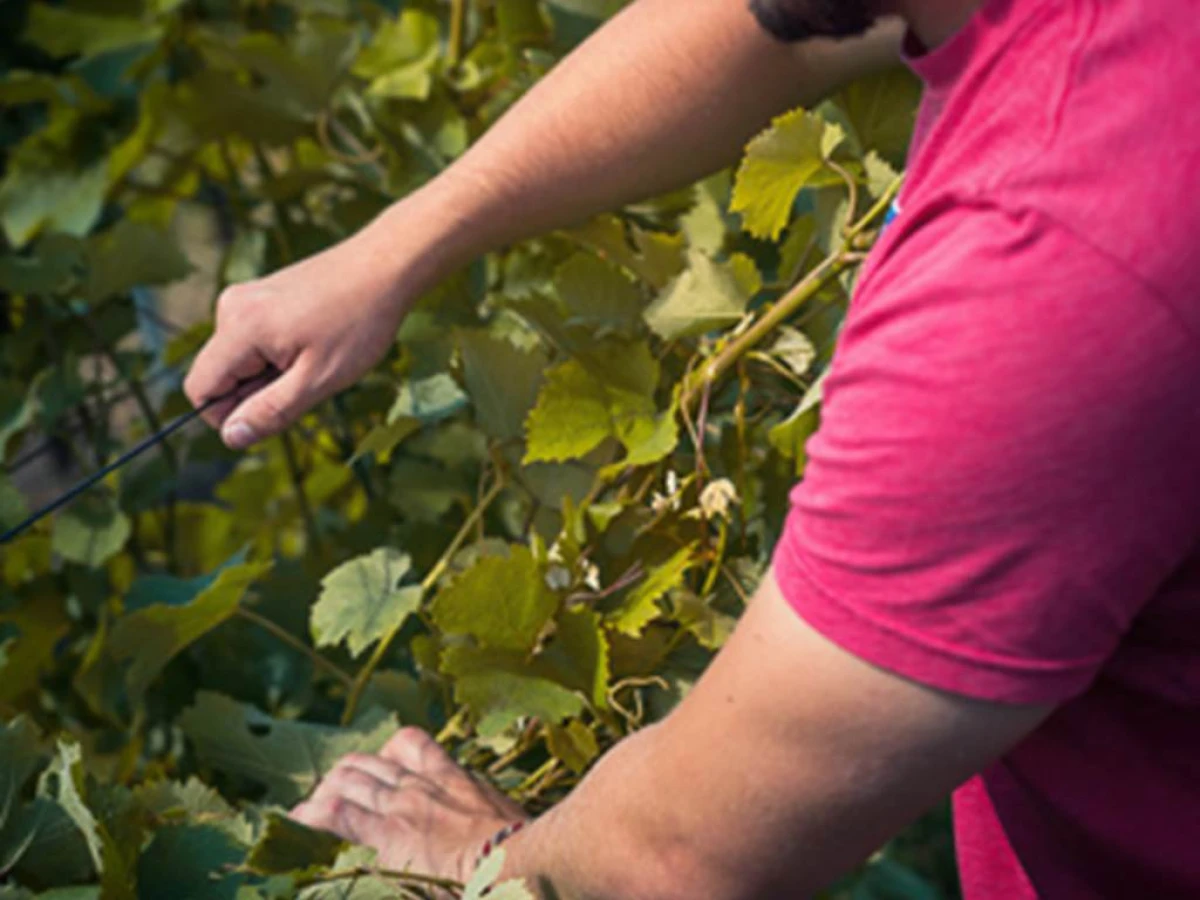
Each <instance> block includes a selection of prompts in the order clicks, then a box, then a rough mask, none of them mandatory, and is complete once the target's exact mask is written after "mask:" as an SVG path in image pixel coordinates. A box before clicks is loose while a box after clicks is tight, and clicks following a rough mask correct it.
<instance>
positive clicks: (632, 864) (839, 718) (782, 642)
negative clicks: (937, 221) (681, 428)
mask: <svg viewBox="0 0 1200 900" xmlns="http://www.w3.org/2000/svg"><path fill="white" fill-rule="evenodd" d="M1048 711H1049V710H1048V709H1047V708H1045V707H1034V706H1026V707H1021V706H1002V705H999V704H993V703H984V702H980V701H974V700H968V699H965V698H962V697H958V696H954V695H951V694H946V693H942V692H939V691H935V690H932V689H929V688H925V687H922V686H920V685H917V684H915V683H913V682H910V681H907V680H905V679H903V678H900V677H898V676H895V675H892V674H890V673H888V672H885V671H883V670H881V669H877V668H875V667H874V666H871V665H869V664H868V663H865V662H863V661H861V660H859V659H858V658H856V657H854V656H852V655H851V654H849V653H847V652H845V651H843V650H841V649H840V648H838V647H837V646H836V645H834V644H832V643H830V642H829V641H827V640H826V639H825V638H823V637H822V636H821V635H819V634H818V633H817V632H815V631H814V630H812V629H811V628H810V627H808V625H806V624H805V622H804V621H803V620H802V619H801V618H800V617H799V616H797V615H796V613H795V612H794V611H793V610H792V609H791V608H790V607H789V606H788V605H787V603H786V601H785V600H784V599H783V597H782V595H781V594H780V593H779V588H778V587H777V586H776V585H775V582H774V579H773V578H770V577H768V578H767V579H766V581H765V582H764V583H763V585H762V587H760V589H759V592H758V599H757V600H756V602H755V603H754V604H753V605H752V606H751V607H750V608H749V609H748V610H747V612H746V614H745V616H744V617H743V620H742V622H741V623H740V624H739V626H738V629H737V632H736V634H735V635H734V637H733V638H732V639H731V640H730V642H729V644H727V645H726V647H725V648H724V650H723V651H722V652H721V653H720V654H719V655H718V657H717V659H716V660H715V661H714V663H713V664H712V666H710V668H709V670H708V671H707V672H706V673H705V675H704V677H703V678H702V679H701V681H700V682H699V684H698V685H697V687H696V688H695V689H694V690H693V691H692V693H691V694H689V695H688V697H687V699H686V700H684V702H683V703H682V704H681V705H680V707H679V708H678V709H677V710H676V711H675V712H674V713H672V715H671V716H669V717H668V718H667V719H666V720H665V721H664V722H662V723H661V724H659V725H657V726H654V727H652V728H650V729H647V730H645V731H643V732H640V733H639V734H637V735H635V736H633V737H632V738H630V739H628V740H626V741H624V742H623V743H622V744H620V745H619V746H618V747H616V748H615V749H614V750H613V751H612V752H611V753H609V754H608V755H607V756H606V757H605V758H604V759H603V760H601V762H600V763H599V764H598V765H597V766H596V768H595V770H593V772H592V773H591V774H590V775H589V776H588V778H586V779H585V780H584V782H583V783H582V784H581V785H580V787H579V788H578V789H576V791H575V792H574V793H573V794H572V795H571V796H570V797H568V798H567V800H565V801H564V802H563V803H562V804H560V805H559V806H558V807H556V808H555V809H553V810H552V811H551V812H549V813H547V814H546V815H545V816H544V817H543V818H542V819H541V820H539V821H537V822H536V823H534V824H533V825H532V826H531V827H530V828H528V829H526V831H524V832H522V833H521V834H520V835H518V836H517V837H516V838H515V839H514V840H513V841H511V842H510V844H509V851H508V853H509V868H510V870H511V872H512V873H513V874H518V873H519V874H521V875H526V876H533V877H534V878H538V877H540V878H543V879H546V880H547V881H549V882H550V883H552V884H553V885H554V887H555V890H556V891H557V893H558V895H559V896H560V897H561V898H562V900H568V898H569V900H584V898H586V900H608V898H617V897H621V898H625V900H642V898H646V900H650V898H674V897H680V898H682V897H700V896H703V897H706V898H711V900H751V898H768V897H772V898H773V897H784V896H787V897H808V896H812V895H813V894H814V893H815V892H816V891H818V890H820V889H821V888H822V887H824V886H826V885H828V883H829V882H830V881H832V880H833V879H835V878H836V877H837V876H839V875H841V874H844V873H845V872H847V871H848V870H850V869H851V868H853V866H855V865H856V864H858V863H859V862H861V861H862V860H864V859H865V858H866V857H867V856H868V855H869V854H870V853H871V852H872V851H874V850H875V849H877V848H878V847H879V846H881V845H882V844H883V843H884V842H885V841H886V840H887V839H888V838H889V837H891V836H892V835H894V834H895V833H897V832H898V831H900V830H901V829H902V828H903V827H904V826H905V825H906V824H908V823H909V822H910V821H911V820H912V819H914V818H916V816H918V815H919V814H920V813H921V812H923V811H924V810H926V809H927V808H929V807H930V806H932V805H933V804H934V803H936V802H937V801H938V800H939V799H940V798H942V797H944V796H945V795H946V794H948V793H949V792H950V791H951V790H952V789H953V788H954V787H956V786H957V785H958V784H959V783H960V782H962V781H964V780H965V779H967V778H968V777H969V776H971V775H972V774H974V773H975V772H977V771H979V770H980V769H982V768H984V767H985V766H986V765H987V764H988V763H990V762H991V761H992V760H994V759H995V758H997V757H998V756H1000V755H1001V754H1002V753H1004V752H1005V751H1006V750H1007V749H1009V748H1010V747H1011V746H1012V745H1013V744H1015V743H1016V742H1017V741H1018V740H1020V738H1022V737H1023V736H1024V735H1025V734H1027V733H1028V732H1029V731H1031V730H1032V729H1033V728H1034V727H1035V726H1036V725H1037V724H1038V723H1039V722H1041V721H1042V719H1043V718H1044V717H1045V716H1046V715H1047V714H1048ZM718 735H719V736H720V737H719V739H715V738H716V736H718Z"/></svg>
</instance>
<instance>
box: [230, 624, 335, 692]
mask: <svg viewBox="0 0 1200 900" xmlns="http://www.w3.org/2000/svg"><path fill="white" fill-rule="evenodd" d="M237 615H238V617H239V618H242V619H245V620H246V621H247V622H252V623H253V624H255V625H257V626H258V627H259V628H261V629H262V630H263V631H266V632H267V633H268V634H270V635H271V636H272V637H274V638H276V639H277V640H279V641H281V642H282V643H284V644H287V645H288V646H289V647H291V648H292V649H293V650H295V651H296V652H297V653H300V654H303V655H304V656H306V657H308V659H309V660H311V661H312V664H313V665H314V666H316V667H318V668H320V669H323V670H325V671H326V672H328V673H329V674H330V675H332V676H333V677H334V678H336V679H337V680H338V681H340V682H341V683H342V684H344V685H346V687H347V688H349V687H353V685H354V678H353V676H351V675H350V673H349V672H346V671H345V670H344V669H342V668H341V667H340V666H338V665H336V664H335V663H332V662H330V661H329V660H327V659H326V658H325V657H323V656H322V655H321V654H319V653H318V652H317V651H316V650H314V649H313V648H312V647H310V646H308V645H307V644H306V643H304V641H302V640H300V639H299V638H297V637H296V636H295V635H294V634H292V633H291V632H289V631H287V630H286V629H284V628H282V627H281V626H280V625H278V624H277V623H275V622H272V621H271V620H270V619H268V618H267V617H266V616H264V615H261V614H259V613H257V612H255V611H254V610H252V609H248V608H247V607H245V606H239V607H238V608H237Z"/></svg>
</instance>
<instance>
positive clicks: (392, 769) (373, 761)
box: [338, 753, 410, 789]
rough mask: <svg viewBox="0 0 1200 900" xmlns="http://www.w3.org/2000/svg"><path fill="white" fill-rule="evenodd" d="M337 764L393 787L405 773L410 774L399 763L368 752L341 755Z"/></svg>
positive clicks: (398, 784) (397, 784)
mask: <svg viewBox="0 0 1200 900" xmlns="http://www.w3.org/2000/svg"><path fill="white" fill-rule="evenodd" d="M338 766H347V767H349V768H352V769H357V770H358V771H360V772H364V773H366V774H367V775H370V776H371V777H372V778H375V779H376V780H378V781H381V782H383V783H384V784H386V785H387V786H388V787H389V788H393V789H394V788H397V787H399V786H400V781H401V779H403V778H404V776H405V775H407V774H410V773H409V772H408V771H407V770H406V769H405V768H404V767H403V766H401V765H400V764H399V763H395V762H392V761H391V760H388V759H383V758H381V757H378V756H372V755H371V754H369V753H351V754H349V755H348V756H343V757H342V758H341V760H340V761H339V762H338Z"/></svg>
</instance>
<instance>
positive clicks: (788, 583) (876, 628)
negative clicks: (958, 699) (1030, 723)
mask: <svg viewBox="0 0 1200 900" xmlns="http://www.w3.org/2000/svg"><path fill="white" fill-rule="evenodd" d="M786 540H787V538H786V537H785V538H784V542H781V544H780V546H779V548H778V552H776V553H775V558H774V560H773V569H774V572H775V580H776V582H777V583H778V585H779V589H780V591H781V592H782V594H783V597H784V599H785V600H786V601H787V604H788V605H789V606H790V607H791V608H792V609H793V610H794V611H795V612H796V614H797V615H799V616H800V617H801V618H802V619H803V620H804V621H805V622H806V623H807V624H808V625H809V626H810V627H811V628H813V629H814V630H816V631H817V632H819V633H820V634H821V635H822V636H823V637H825V638H826V639H828V640H830V641H832V642H833V643H835V644H837V645H838V646H839V647H841V648H842V649H843V650H846V651H847V652H849V653H852V654H853V655H855V656H857V657H858V658H859V659H861V660H863V661H864V662H867V663H870V664H871V665H874V666H877V667H879V668H881V669H885V670H887V671H889V672H892V673H893V674H896V675H900V676H901V677H903V678H906V679H908V680H910V681H915V682H917V683H918V684H922V685H925V686H926V687H931V688H935V689H937V690H941V691H946V692H948V693H952V694H959V695H961V696H965V697H969V698H971V699H975V700H986V701H991V702H995V703H1006V704H1040V703H1061V702H1063V701H1064V700H1067V699H1070V698H1071V697H1074V696H1076V695H1078V694H1081V693H1083V692H1084V691H1085V690H1087V688H1088V686H1089V685H1090V684H1091V682H1092V679H1093V678H1094V677H1095V673H1096V667H1095V666H1094V665H1092V664H1090V663H1087V662H1066V663H1054V662H1031V663H1028V664H1025V665H1022V664H1021V662H1020V661H1015V662H1009V661H1004V660H999V659H996V658H980V657H972V656H968V655H966V654H963V653H960V652H956V651H955V650H954V649H953V648H950V647H946V646H939V645H937V644H934V643H932V642H929V641H927V640H923V639H922V638H921V636H920V635H914V634H911V633H905V632H903V631H900V630H898V629H896V628H895V627H892V626H890V625H888V624H887V623H884V622H880V621H878V620H876V619H874V618H871V617H870V616H867V615H865V614H863V613H862V612H861V611H860V610H857V609H855V608H853V607H851V606H849V605H847V604H846V603H844V602H843V601H841V600H840V599H839V598H837V597H835V596H834V595H833V593H832V592H831V591H828V590H826V589H825V588H824V587H822V586H821V585H820V584H819V583H818V582H817V580H816V579H815V578H814V577H813V576H812V574H811V573H810V572H809V571H808V569H807V567H806V566H805V564H804V562H803V561H802V560H801V559H800V558H799V556H798V554H796V553H794V552H789V549H790V548H787V547H786V546H785V542H786Z"/></svg>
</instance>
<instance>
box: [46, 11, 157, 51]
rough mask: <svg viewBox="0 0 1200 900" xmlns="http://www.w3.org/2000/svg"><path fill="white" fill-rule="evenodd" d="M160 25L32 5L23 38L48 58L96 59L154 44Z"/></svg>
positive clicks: (119, 17)
mask: <svg viewBox="0 0 1200 900" xmlns="http://www.w3.org/2000/svg"><path fill="white" fill-rule="evenodd" d="M162 32H163V29H162V26H161V25H159V24H157V23H155V22H147V21H142V20H140V19H132V18H124V17H122V16H98V15H90V14H88V13H82V12H76V11H75V10H70V9H64V8H62V7H58V6H49V5H47V4H44V3H35V4H33V5H31V6H30V8H29V19H28V21H27V22H26V25H25V34H24V36H23V37H24V39H25V41H27V42H28V43H30V44H33V45H34V46H35V47H38V48H40V49H42V50H44V51H46V53H48V54H49V55H50V56H53V57H58V58H61V57H64V56H76V55H79V56H83V57H84V58H87V57H90V56H98V55H99V54H101V53H108V52H110V51H113V50H124V49H126V48H129V47H136V46H138V45H140V44H148V43H150V42H152V41H157V40H158V39H159V38H160V37H161V36H162Z"/></svg>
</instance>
